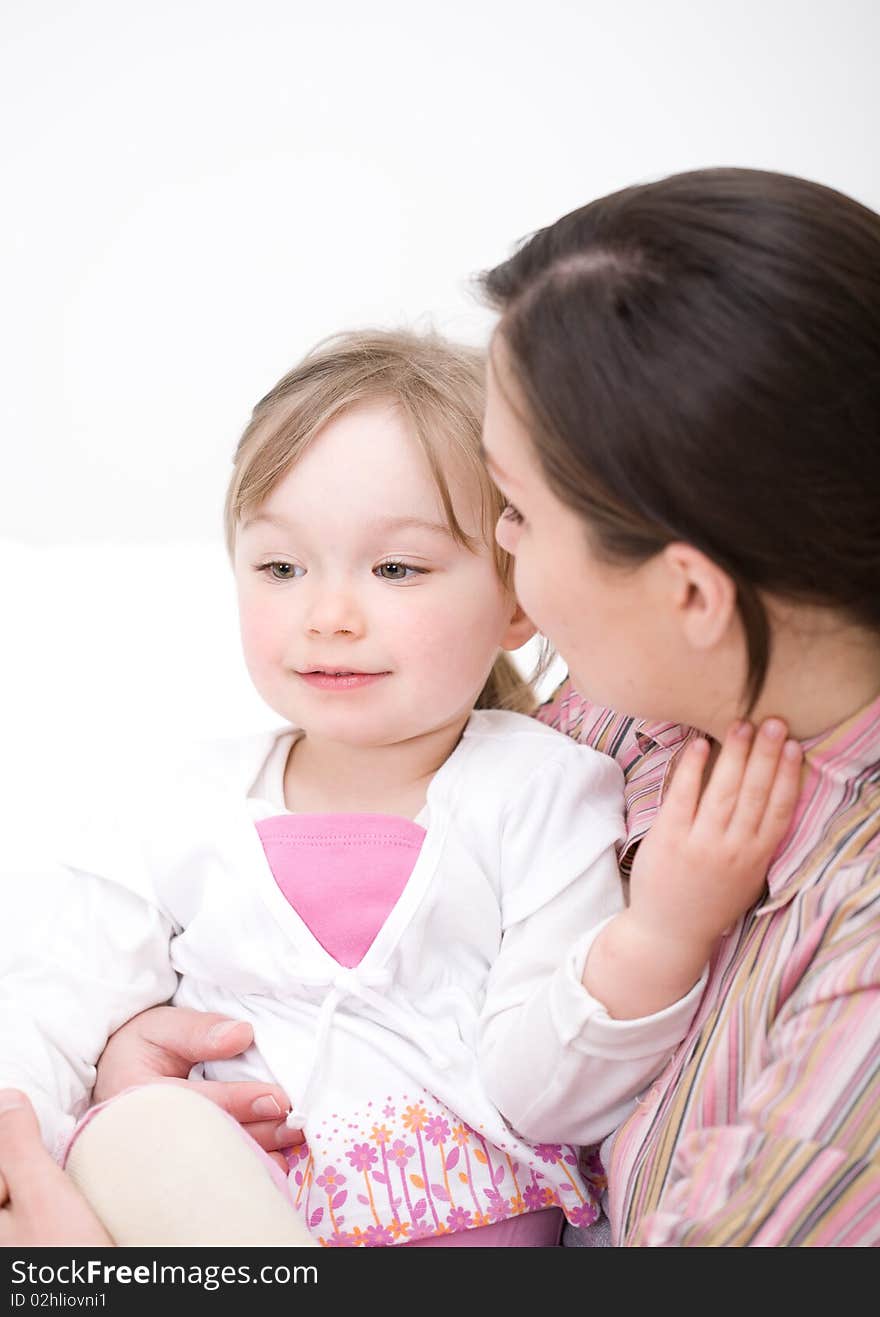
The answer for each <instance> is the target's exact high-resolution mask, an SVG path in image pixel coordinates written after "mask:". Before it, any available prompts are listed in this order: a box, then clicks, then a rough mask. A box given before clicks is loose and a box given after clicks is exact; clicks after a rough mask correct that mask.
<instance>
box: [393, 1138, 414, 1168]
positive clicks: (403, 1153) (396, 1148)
mask: <svg viewBox="0 0 880 1317" xmlns="http://www.w3.org/2000/svg"><path fill="white" fill-rule="evenodd" d="M414 1152H415V1148H414V1147H413V1146H412V1145H411V1144H409V1143H404V1141H403V1139H395V1140H394V1142H393V1143H392V1145H391V1147H390V1148H389V1149H388V1156H389V1157H390V1158H391V1160H392V1161H393V1162H397V1165H398V1166H405V1165H406V1163H407V1162H408V1161H409V1159H410V1157H412V1155H413V1153H414Z"/></svg>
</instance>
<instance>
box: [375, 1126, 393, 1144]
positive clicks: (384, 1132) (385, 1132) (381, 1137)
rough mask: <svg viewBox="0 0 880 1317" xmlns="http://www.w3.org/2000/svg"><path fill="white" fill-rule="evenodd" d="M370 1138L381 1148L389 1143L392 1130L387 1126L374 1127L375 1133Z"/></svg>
mask: <svg viewBox="0 0 880 1317" xmlns="http://www.w3.org/2000/svg"><path fill="white" fill-rule="evenodd" d="M370 1138H371V1139H372V1140H373V1142H374V1143H378V1144H379V1146H380V1147H381V1146H382V1145H383V1144H385V1143H387V1142H388V1140H389V1139H390V1138H391V1130H390V1129H389V1128H388V1126H387V1125H374V1126H373V1132H372V1134H371V1135H370Z"/></svg>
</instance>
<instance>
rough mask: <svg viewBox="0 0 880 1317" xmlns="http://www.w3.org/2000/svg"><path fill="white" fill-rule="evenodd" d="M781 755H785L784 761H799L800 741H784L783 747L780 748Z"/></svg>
mask: <svg viewBox="0 0 880 1317" xmlns="http://www.w3.org/2000/svg"><path fill="white" fill-rule="evenodd" d="M782 753H783V754H784V755H785V757H786V759H800V757H801V743H800V741H786V743H785V745H784V746H783V747H782Z"/></svg>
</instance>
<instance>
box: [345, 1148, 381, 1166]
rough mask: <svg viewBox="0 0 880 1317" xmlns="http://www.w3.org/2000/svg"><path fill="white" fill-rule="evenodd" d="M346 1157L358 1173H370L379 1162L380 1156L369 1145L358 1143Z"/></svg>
mask: <svg viewBox="0 0 880 1317" xmlns="http://www.w3.org/2000/svg"><path fill="white" fill-rule="evenodd" d="M345 1155H346V1157H347V1158H348V1160H349V1161H350V1162H351V1164H352V1167H353V1169H354V1170H356V1171H368V1170H369V1169H370V1167H371V1166H375V1165H376V1162H377V1161H378V1160H379V1154H378V1153H377V1152H376V1149H375V1148H371V1147H370V1145H369V1143H356V1144H355V1145H354V1147H353V1148H352V1149H351V1151H350V1152H347V1153H346V1154H345Z"/></svg>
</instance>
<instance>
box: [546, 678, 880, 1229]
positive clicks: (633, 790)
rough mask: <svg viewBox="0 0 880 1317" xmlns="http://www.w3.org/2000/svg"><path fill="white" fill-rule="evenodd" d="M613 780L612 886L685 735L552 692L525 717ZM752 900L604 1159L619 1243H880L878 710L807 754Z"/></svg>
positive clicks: (825, 737) (566, 692)
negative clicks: (619, 814) (617, 808)
mask: <svg viewBox="0 0 880 1317" xmlns="http://www.w3.org/2000/svg"><path fill="white" fill-rule="evenodd" d="M537 716H538V717H539V718H540V720H541V721H542V722H546V723H549V724H550V725H551V726H554V727H557V728H559V729H560V730H561V731H563V732H566V733H568V734H569V735H570V736H573V737H574V738H575V739H576V740H579V741H582V742H584V743H586V744H588V745H592V746H594V747H595V748H596V749H598V750H601V751H603V752H605V753H607V754H610V755H613V756H614V758H615V759H616V760H617V761H618V763H619V764H620V765H621V767H622V769H623V771H624V774H625V777H626V800H627V807H628V813H629V827H628V833H627V838H626V841H625V843H624V846H623V850H622V853H621V866H622V868H623V869H624V871H625V872H626V870H627V869H628V866H629V865H631V863H632V855H633V849H634V847H635V844H636V843H637V841H638V840H639V838H640V837H642V836H643V835H644V833H645V832H646V831H647V829H648V827H649V826H650V823H651V820H652V818H653V817H654V815H655V814H656V811H657V808H658V806H659V804H660V801H661V799H662V796H663V788H664V785H665V782H666V778H667V774H668V770H669V767H670V764H671V763H672V761H673V759H674V758H675V756H676V755H677V754H678V753H679V751H680V750H681V749H682V747H683V746H684V745H685V744H686V743H687V742H688V741H689V740H690V739H691V738H692V737H693V736H694V735H695V733H694V732H693V731H692V730H690V729H687V728H683V727H679V726H674V725H671V724H669V723H646V722H643V721H641V720H638V719H633V718H627V717H622V716H620V715H618V714H613V713H611V712H610V711H608V710H607V709H600V708H598V707H596V706H595V705H591V704H590V703H589V702H587V701H585V700H582V699H581V698H580V697H579V696H578V695H577V694H576V693H575V692H573V691H572V689H571V687H570V686H569V684H568V683H567V682H566V683H563V685H562V686H561V687H560V689H559V690H558V691H557V692H556V694H555V695H554V696H553V697H552V699H551V700H550V701H548V703H547V704H546V705H544V706H543V707H542V709H541V710H540V711H539V713H538V715H537ZM803 744H804V751H805V761H804V769H803V776H802V790H801V796H800V798H799V801H798V805H797V808H796V811H795V816H794V818H793V820H792V823H791V826H790V828H789V831H788V833H787V835H786V837H785V838H784V840H783V842H782V844H781V845H780V847H779V849H778V850H777V852H776V854H775V856H774V859H773V863H772V865H771V867H770V870H769V872H768V876H767V890H766V893H765V896H764V898H763V899H762V900H761V901H760V902H759V903H758V904H757V905H756V906H754V907H753V909H752V910H751V911H750V912H749V913H748V915H746V916H745V917H744V918H743V919H742V920H740V921H739V923H738V924H737V925H736V926H735V927H734V928H733V929H732V930H731V931H730V932H729V933H728V934H726V935H725V937H724V938H722V939H721V940H720V941H719V943H718V945H717V947H716V950H715V953H714V955H713V958H712V962H711V965H710V973H709V980H708V983H707V986H706V991H705V993H704V996H703V999H702V1002H701V1004H700V1007H699V1009H698V1010H697V1013H696V1015H695V1017H694V1020H693V1022H692V1024H691V1027H690V1029H689V1030H688V1033H687V1035H686V1036H685V1038H684V1039H683V1041H682V1042H681V1043H680V1045H679V1046H678V1047H677V1048H676V1050H675V1052H674V1054H673V1055H672V1057H671V1059H670V1061H669V1062H668V1064H667V1066H666V1067H665V1069H664V1070H663V1072H662V1073H661V1074H660V1075H659V1076H658V1078H657V1080H656V1081H655V1082H654V1084H653V1085H652V1086H651V1088H650V1089H649V1090H648V1091H647V1092H646V1093H645V1094H643V1095H642V1097H641V1099H640V1101H639V1103H638V1104H637V1107H636V1110H635V1111H634V1113H633V1114H632V1115H631V1116H630V1117H629V1119H628V1120H626V1121H625V1122H624V1124H623V1125H622V1126H621V1127H620V1128H619V1129H618V1130H617V1131H616V1133H615V1134H614V1135H613V1136H612V1138H611V1139H610V1140H609V1141H607V1142H606V1144H605V1145H604V1146H603V1159H604V1161H605V1166H606V1171H607V1174H608V1181H609V1192H608V1211H609V1215H610V1218H611V1227H612V1237H613V1241H614V1243H615V1244H623V1245H660V1246H676V1245H703V1246H721V1245H725V1246H744V1245H756V1246H761V1245H763V1246H777V1247H778V1246H785V1245H813V1246H825V1247H828V1246H836V1247H841V1246H849V1247H852V1246H869V1245H878V1244H880V699H878V700H876V701H875V702H874V703H873V704H871V705H869V706H868V707H867V708H866V709H863V710H862V711H861V712H859V713H858V714H855V715H854V716H853V717H851V718H849V719H848V720H847V721H846V722H844V723H842V724H841V725H839V726H838V727H835V728H834V729H832V730H831V731H829V732H826V733H823V734H822V735H821V736H816V737H813V738H812V739H810V740H808V741H805V742H804V743H803Z"/></svg>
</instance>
